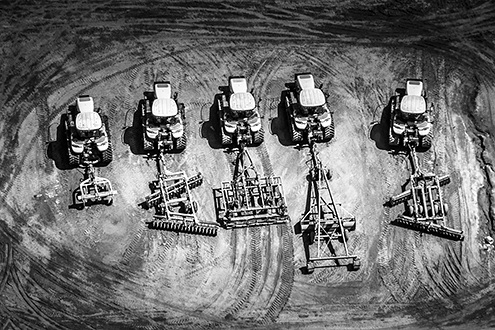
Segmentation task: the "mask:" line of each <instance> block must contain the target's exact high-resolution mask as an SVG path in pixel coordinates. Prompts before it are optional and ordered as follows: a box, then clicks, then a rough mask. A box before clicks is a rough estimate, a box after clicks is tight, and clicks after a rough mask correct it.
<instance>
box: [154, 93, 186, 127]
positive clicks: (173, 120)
mask: <svg viewBox="0 0 495 330" xmlns="http://www.w3.org/2000/svg"><path fill="white" fill-rule="evenodd" d="M178 114H179V111H178V108H177V103H176V102H175V100H173V99H170V98H168V99H155V100H154V101H153V104H152V106H151V116H150V119H151V121H150V124H152V125H153V126H155V127H164V126H167V125H169V126H172V125H177V124H180V119H179V116H178Z"/></svg>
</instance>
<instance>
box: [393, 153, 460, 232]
mask: <svg viewBox="0 0 495 330" xmlns="http://www.w3.org/2000/svg"><path fill="white" fill-rule="evenodd" d="M408 147H409V157H410V160H411V164H412V174H411V176H410V179H409V184H410V188H409V189H407V190H405V191H403V192H402V193H400V194H398V195H396V196H393V197H391V198H390V199H389V200H388V202H387V206H389V207H393V206H396V205H399V204H401V203H405V206H406V211H405V212H404V213H403V214H401V215H399V216H398V217H397V219H396V220H394V221H392V224H395V225H397V226H400V227H406V228H410V229H413V230H418V231H421V232H424V233H429V234H432V235H436V236H440V237H444V238H448V239H451V240H456V241H462V240H464V235H463V231H462V230H458V229H454V228H450V227H448V226H447V225H446V218H447V213H448V204H447V203H445V201H444V199H443V194H442V189H441V187H442V186H445V185H447V184H448V183H450V177H449V176H448V175H444V176H441V177H439V176H437V175H436V174H434V173H425V172H423V171H422V170H421V169H420V168H419V161H418V157H417V155H416V146H415V145H414V144H409V145H408Z"/></svg>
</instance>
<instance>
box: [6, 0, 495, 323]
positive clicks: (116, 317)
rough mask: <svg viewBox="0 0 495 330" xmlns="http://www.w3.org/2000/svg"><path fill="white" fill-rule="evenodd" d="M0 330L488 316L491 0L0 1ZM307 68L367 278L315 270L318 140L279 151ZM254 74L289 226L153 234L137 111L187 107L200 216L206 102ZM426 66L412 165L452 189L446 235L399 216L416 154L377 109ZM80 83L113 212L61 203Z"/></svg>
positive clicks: (494, 50)
mask: <svg viewBox="0 0 495 330" xmlns="http://www.w3.org/2000/svg"><path fill="white" fill-rule="evenodd" d="M0 13H1V14H0V25H1V26H2V30H1V32H0V40H1V43H0V46H1V52H2V54H1V58H2V60H1V61H0V105H1V108H2V112H1V113H0V150H1V152H0V166H1V168H2V171H1V172H0V199H1V204H0V327H2V326H3V329H146V330H151V329H164V328H167V329H217V328H225V329H242V328H246V329H255V328H256V329H258V328H259V329H302V328H304V329H327V328H331V329H399V328H400V329H430V328H440V329H465V328H467V327H468V326H469V327H471V328H474V329H487V328H491V327H495V312H494V311H493V304H494V298H493V290H494V288H495V287H494V285H495V284H494V283H495V262H494V261H493V258H494V256H495V251H494V248H493V246H490V245H486V244H484V238H485V237H486V236H493V235H494V232H493V231H494V229H495V227H494V226H495V225H494V222H493V221H494V219H495V191H494V189H495V172H494V168H493V166H494V164H493V163H494V158H493V157H494V156H495V149H494V141H493V134H494V131H495V130H494V127H495V121H494V120H493V114H494V113H495V87H494V86H495V85H494V82H495V70H494V68H495V65H494V58H495V44H494V41H495V39H494V34H493V33H494V32H495V24H494V23H493V22H495V5H494V4H493V3H492V2H491V1H454V2H447V1H436V2H435V1H432V2H423V1H413V2H411V1H407V2H406V1H380V0H378V1H326V2H323V1H310V2H304V5H303V4H302V2H300V1H275V2H268V1H253V2H244V1H236V0H228V1H223V2H217V1H210V2H184V1H178V0H177V1H168V2H167V5H166V6H165V5H164V4H163V3H161V2H156V1H155V2H153V1H118V2H111V1H94V2H90V1H87V2H85V3H81V2H78V3H77V4H71V3H70V2H63V1H44V2H43V3H41V2H39V1H28V0H26V1H23V0H21V1H11V2H9V3H6V4H4V3H2V4H0ZM300 72H311V73H313V75H314V76H315V78H316V80H317V84H318V85H319V84H322V85H323V87H322V89H323V90H324V91H325V92H326V93H327V94H328V103H329V105H330V108H331V109H332V110H334V111H335V113H334V118H335V122H336V133H335V138H334V139H333V140H332V141H331V142H329V143H325V144H319V145H318V151H319V153H320V157H321V159H322V161H323V163H324V164H325V166H326V167H328V168H329V169H331V171H332V173H333V177H332V180H331V182H330V185H331V189H332V192H333V194H334V198H335V200H336V201H337V202H339V203H342V206H343V207H344V208H345V209H347V210H348V211H350V212H351V213H353V214H354V216H355V217H356V221H357V228H356V230H355V231H354V232H352V233H351V237H350V240H349V246H350V250H351V252H352V253H354V254H357V255H358V256H359V257H360V259H361V262H362V265H361V269H360V270H358V271H355V272H350V271H348V270H347V268H346V267H328V268H321V269H316V270H315V272H314V273H313V274H304V273H303V271H302V268H303V267H304V266H305V254H304V247H303V241H302V237H301V235H300V234H299V233H298V232H297V230H295V228H297V223H298V221H299V220H300V218H301V216H302V214H303V213H304V211H305V208H306V200H307V191H308V187H307V183H308V182H307V180H306V175H307V172H308V165H307V160H308V158H309V153H308V150H307V149H304V148H303V149H298V148H296V147H295V146H293V145H291V144H290V143H288V140H289V131H288V125H287V122H286V119H285V116H284V113H283V108H282V107H281V105H280V100H281V92H282V91H283V90H284V84H285V83H287V82H290V81H291V80H292V79H293V76H294V74H295V73H300ZM239 74H241V75H245V76H246V77H247V78H248V83H249V86H250V87H251V88H253V89H254V94H255V97H256V99H258V98H260V104H259V105H260V109H261V112H262V115H263V127H264V130H265V142H264V144H262V145H261V146H259V147H255V148H251V149H250V150H249V152H250V155H251V156H252V158H253V161H254V163H255V165H256V166H257V168H258V170H259V172H260V173H262V174H263V175H266V176H271V175H275V176H280V177H281V179H282V182H283V187H284V191H285V196H286V200H287V204H288V206H289V214H290V219H291V221H290V224H288V225H279V226H271V227H258V228H249V229H236V230H225V229H219V231H218V235H217V236H216V237H206V236H199V235H188V234H182V233H181V234H178V233H174V232H165V231H155V230H150V229H148V228H147V227H146V224H145V223H146V221H149V220H150V219H151V217H152V212H151V211H146V210H143V209H142V208H141V207H139V206H138V204H139V203H140V202H142V201H143V200H144V197H145V196H146V195H147V194H149V192H150V191H149V187H148V183H149V182H150V181H151V180H153V179H154V178H155V176H156V164H155V162H154V161H153V160H151V159H147V158H146V157H145V155H143V153H142V152H140V148H139V143H140V140H139V138H140V134H141V133H140V129H139V126H138V123H137V120H136V119H137V116H136V111H137V110H138V104H139V101H140V100H141V99H142V98H143V92H145V91H151V90H152V85H153V82H154V81H156V80H170V81H171V82H172V85H173V89H174V90H175V91H177V92H178V93H179V100H180V101H181V102H183V103H184V104H185V106H186V121H187V126H186V133H187V137H188V145H187V148H186V150H185V151H184V152H183V153H180V154H169V155H166V158H165V159H166V166H167V168H168V169H169V170H172V171H176V170H183V171H185V172H186V173H187V174H188V175H189V176H192V175H194V174H196V173H197V172H201V173H202V175H203V177H204V183H203V185H202V186H200V187H198V188H196V189H194V190H193V193H192V194H193V197H194V199H195V200H197V201H198V204H199V215H200V217H201V219H203V220H205V221H215V208H214V200H213V193H212V189H213V188H217V187H219V186H220V183H221V182H222V181H225V180H227V181H228V180H230V178H231V177H232V165H231V163H230V162H231V161H232V157H233V156H232V155H229V154H227V153H225V152H224V150H222V149H221V148H220V147H219V143H218V136H217V135H218V134H217V131H218V129H216V125H215V122H214V120H212V118H210V117H211V116H212V115H214V113H215V108H214V106H213V105H214V97H215V94H216V93H218V87H219V86H223V85H225V84H226V83H227V78H228V77H229V76H231V75H239ZM416 77H417V78H423V79H424V80H425V82H426V84H427V88H428V101H429V102H431V103H432V104H433V105H434V108H435V110H434V119H435V122H434V136H435V138H434V142H433V147H432V148H431V150H430V151H428V152H425V153H421V154H420V155H419V158H420V162H421V165H422V167H423V168H424V169H426V170H430V171H434V172H435V173H437V174H439V175H444V174H449V175H450V177H451V179H452V181H451V183H450V184H448V185H447V186H445V187H444V193H445V199H446V201H447V202H448V204H449V205H450V212H449V217H448V224H449V226H451V227H454V228H459V229H462V230H463V231H464V235H465V239H464V241H462V242H458V241H451V240H447V239H444V238H439V237H436V236H432V235H427V234H421V233H419V232H415V231H413V230H409V229H404V228H400V227H397V226H394V225H392V224H391V223H390V222H391V221H392V220H394V219H395V217H396V216H397V215H398V214H400V213H401V212H403V209H402V207H401V206H397V207H394V208H388V207H385V206H384V205H383V204H384V203H385V201H387V199H388V198H389V197H390V196H392V195H394V194H396V193H399V192H400V191H401V187H402V186H403V185H404V184H405V183H406V181H407V179H408V177H409V173H410V170H411V165H410V163H409V160H408V158H406V156H404V155H401V154H393V153H391V152H389V150H388V148H387V143H386V142H387V136H386V134H387V133H386V130H387V129H388V128H387V125H386V123H385V121H384V111H386V109H387V105H388V102H389V98H390V97H391V96H392V95H394V93H395V89H396V88H400V87H403V86H404V83H405V79H406V78H416ZM82 94H90V95H91V96H93V98H94V99H95V103H96V106H98V107H100V108H101V109H102V111H103V113H105V114H106V115H108V117H109V120H110V127H111V132H112V136H111V140H112V143H113V146H114V149H115V153H114V160H113V162H112V163H111V164H110V165H109V166H107V167H101V168H98V169H97V170H98V175H100V176H102V177H106V178H108V179H110V181H111V182H112V184H113V187H114V188H115V189H116V190H117V191H118V195H117V196H116V197H115V201H114V204H113V205H112V206H104V205H94V206H91V207H90V208H86V209H84V210H78V209H74V208H72V207H70V205H71V204H72V192H73V190H74V189H75V188H76V187H77V185H78V183H79V180H80V179H81V178H82V176H83V173H82V172H81V171H80V170H78V169H67V168H65V167H64V163H63V161H62V155H63V152H64V150H65V149H64V146H63V143H61V141H60V136H61V132H62V127H61V115H62V114H63V113H65V111H66V110H67V108H68V106H69V105H72V104H74V102H75V99H76V97H77V96H78V95H82Z"/></svg>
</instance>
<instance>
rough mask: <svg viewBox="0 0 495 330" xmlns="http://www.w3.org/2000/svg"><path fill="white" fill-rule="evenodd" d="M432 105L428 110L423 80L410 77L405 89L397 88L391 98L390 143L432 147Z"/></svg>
mask: <svg viewBox="0 0 495 330" xmlns="http://www.w3.org/2000/svg"><path fill="white" fill-rule="evenodd" d="M431 111H432V107H430V110H427V102H426V92H425V90H424V86H423V81H422V80H420V79H408V80H407V81H406V88H405V89H397V91H396V95H395V96H393V97H392V99H391V106H390V130H389V145H390V146H391V147H395V146H399V145H400V146H404V147H407V145H408V144H413V145H415V146H417V147H420V148H421V149H423V150H428V149H429V148H430V147H431V141H432V138H433V130H432V123H433V120H432V116H431Z"/></svg>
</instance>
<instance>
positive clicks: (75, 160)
mask: <svg viewBox="0 0 495 330" xmlns="http://www.w3.org/2000/svg"><path fill="white" fill-rule="evenodd" d="M78 165H79V155H74V154H73V153H72V152H70V151H69V166H70V167H75V166H78Z"/></svg>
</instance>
